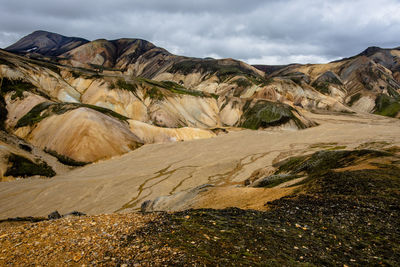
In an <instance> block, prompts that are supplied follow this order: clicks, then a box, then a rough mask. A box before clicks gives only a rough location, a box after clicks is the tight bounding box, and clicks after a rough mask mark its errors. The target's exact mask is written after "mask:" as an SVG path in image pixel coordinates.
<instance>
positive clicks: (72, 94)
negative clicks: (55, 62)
mask: <svg viewBox="0 0 400 267" xmlns="http://www.w3.org/2000/svg"><path fill="white" fill-rule="evenodd" d="M0 57H4V58H5V59H6V60H9V61H10V62H12V64H13V65H14V66H12V67H10V66H8V65H1V64H0V77H7V78H9V79H12V80H13V79H24V80H26V81H29V82H30V83H32V84H33V85H34V86H36V87H37V88H38V89H39V90H40V91H42V92H44V93H46V94H48V95H49V96H51V97H52V98H55V99H58V100H60V101H64V102H79V99H80V96H81V95H80V93H79V92H78V91H77V90H76V89H75V88H74V87H72V86H71V85H69V84H68V83H67V82H66V81H64V80H63V79H62V77H61V76H60V75H59V74H58V73H57V72H54V71H52V70H50V69H48V68H45V67H43V66H39V65H37V64H34V63H32V62H27V61H26V59H24V58H22V57H18V56H16V55H14V54H11V53H7V52H5V51H0Z"/></svg>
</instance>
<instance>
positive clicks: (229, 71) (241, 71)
mask: <svg viewBox="0 0 400 267" xmlns="http://www.w3.org/2000/svg"><path fill="white" fill-rule="evenodd" d="M168 71H169V72H170V73H182V74H184V75H188V74H190V73H194V72H200V73H202V74H210V75H211V74H215V75H216V76H217V77H218V79H219V80H220V81H221V82H223V81H225V80H226V79H228V78H229V77H232V76H246V77H249V78H250V77H252V78H253V79H254V81H255V82H258V81H259V82H258V83H262V80H263V78H262V77H260V76H259V75H257V74H256V73H254V72H253V71H252V70H251V69H248V68H245V67H243V66H241V65H240V64H230V65H226V64H220V63H219V62H218V61H217V60H214V59H208V60H201V59H187V60H183V61H180V62H178V63H175V64H174V65H172V67H171V68H170V69H169V70H168Z"/></svg>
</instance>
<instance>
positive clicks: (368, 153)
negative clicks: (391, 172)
mask: <svg viewBox="0 0 400 267" xmlns="http://www.w3.org/2000/svg"><path fill="white" fill-rule="evenodd" d="M388 156H391V154H390V153H388V152H385V151H379V150H370V149H360V150H321V151H318V152H315V153H314V154H312V155H305V156H298V157H292V158H289V159H287V160H285V161H282V162H279V163H276V164H275V165H274V167H277V168H278V169H277V171H276V173H275V174H281V173H291V174H298V173H302V172H305V173H307V174H316V173H320V172H324V171H326V170H330V169H336V168H344V167H347V166H350V165H352V164H354V163H355V162H356V161H359V160H360V159H367V158H374V157H375V158H376V157H388Z"/></svg>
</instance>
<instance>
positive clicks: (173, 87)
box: [137, 78, 218, 98]
mask: <svg viewBox="0 0 400 267" xmlns="http://www.w3.org/2000/svg"><path fill="white" fill-rule="evenodd" d="M137 81H138V82H141V83H142V84H145V85H150V86H151V87H150V88H151V89H150V90H152V89H153V88H154V87H156V88H157V89H165V90H167V91H169V92H172V93H174V94H181V95H191V96H197V97H213V98H217V97H218V96H217V95H215V94H209V93H205V92H202V91H196V90H190V89H187V88H185V87H184V86H182V85H180V84H178V83H176V82H172V81H160V82H159V81H154V80H150V79H146V78H137Z"/></svg>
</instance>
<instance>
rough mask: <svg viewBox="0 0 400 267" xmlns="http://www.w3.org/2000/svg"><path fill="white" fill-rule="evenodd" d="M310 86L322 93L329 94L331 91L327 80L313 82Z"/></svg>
mask: <svg viewBox="0 0 400 267" xmlns="http://www.w3.org/2000/svg"><path fill="white" fill-rule="evenodd" d="M312 86H313V87H314V88H315V89H316V90H317V91H318V92H320V93H322V94H324V95H329V94H330V93H331V90H330V89H329V83H327V82H319V83H315V82H314V83H313V84H312Z"/></svg>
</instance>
